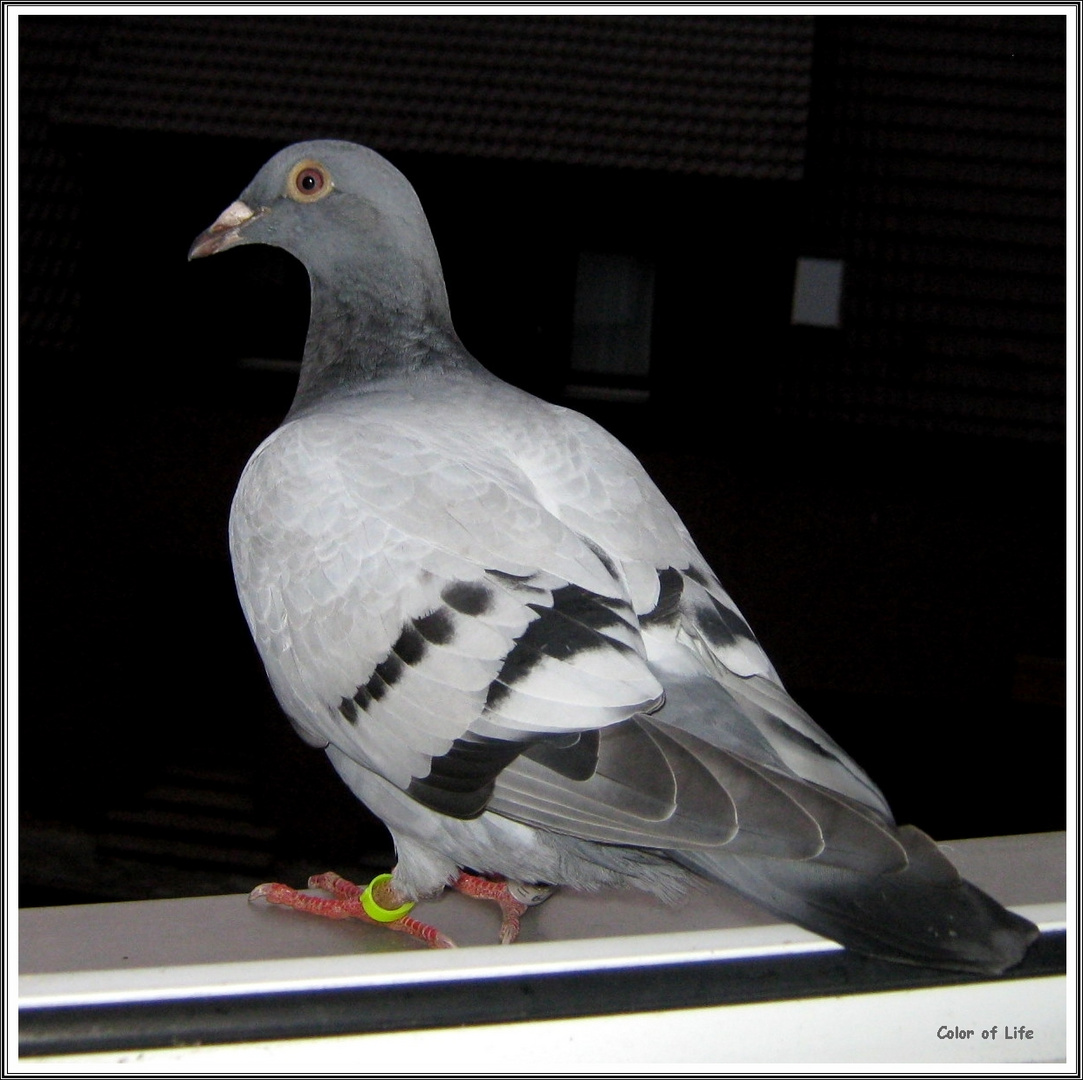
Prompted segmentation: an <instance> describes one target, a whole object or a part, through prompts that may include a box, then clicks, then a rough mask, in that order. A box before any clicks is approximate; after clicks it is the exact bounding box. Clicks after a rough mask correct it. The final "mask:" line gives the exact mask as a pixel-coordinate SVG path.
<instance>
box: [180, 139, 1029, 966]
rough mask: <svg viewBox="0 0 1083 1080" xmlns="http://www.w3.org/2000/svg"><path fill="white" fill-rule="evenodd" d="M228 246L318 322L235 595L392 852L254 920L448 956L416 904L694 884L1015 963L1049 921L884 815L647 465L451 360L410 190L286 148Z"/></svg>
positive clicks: (815, 918) (937, 958)
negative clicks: (285, 275) (284, 277)
mask: <svg viewBox="0 0 1083 1080" xmlns="http://www.w3.org/2000/svg"><path fill="white" fill-rule="evenodd" d="M244 244H269V245H273V246H276V247H279V248H282V249H284V250H285V251H287V252H289V253H290V254H292V255H293V256H294V257H296V258H297V259H298V260H299V261H300V262H301V263H302V264H303V265H304V266H305V268H306V269H307V271H308V274H309V278H310V283H311V314H310V324H309V329H308V336H307V339H306V342H305V348H304V357H303V362H302V365H301V369H300V375H299V379H298V384H297V389H296V395H295V397H294V399H293V402H292V405H291V407H290V409H289V412H288V414H287V415H286V417H285V419H284V420H283V422H282V424H281V426H280V427H278V428H277V430H275V431H274V432H273V433H272V434H271V435H270V436H269V437H268V438H267V439H266V440H264V442H263V443H262V445H260V446H259V447H258V449H257V450H256V451H255V453H254V454H253V456H252V458H251V460H250V461H249V462H248V464H247V466H246V468H245V469H244V472H243V475H242V477H241V479H240V482H239V485H238V488H237V491H236V495H235V497H234V500H233V505H232V509H231V513H230V522H229V541H230V549H231V555H232V560H233V568H234V575H235V580H236V586H237V592H238V596H239V598H240V603H241V607H242V608H243V611H244V615H245V618H246V619H247V622H248V625H249V628H250V630H251V633H252V636H253V638H254V640H255V643H256V646H257V648H258V650H259V653H260V656H261V658H262V661H263V664H264V667H265V669H266V673H267V676H268V678H269V680H270V683H271V685H272V687H273V689H274V692H275V695H276V696H277V699H278V701H279V703H280V704H281V706H282V709H283V710H284V711H285V713H286V715H287V716H288V717H289V719H290V721H291V722H292V724H293V726H294V727H295V728H296V730H297V732H298V733H299V734H300V735H301V737H302V738H303V739H305V740H306V741H307V742H308V743H310V744H312V745H314V746H318V747H323V748H325V749H326V753H327V755H328V757H329V758H330V760H331V763H332V764H333V766H334V768H335V770H336V771H337V773H338V775H339V776H340V777H341V778H342V780H343V781H345V783H346V784H347V785H348V786H349V788H350V789H351V790H352V792H353V793H354V794H355V795H356V796H357V798H358V799H360V800H361V801H362V802H363V803H364V804H365V805H366V806H367V807H368V808H369V809H370V810H371V811H372V812H373V813H374V814H375V815H376V816H377V817H379V818H380V819H381V820H382V821H383V822H384V823H385V824H386V826H387V828H388V829H389V831H390V833H391V836H392V839H393V841H394V844H395V852H396V864H395V866H394V869H393V871H392V872H391V873H390V874H384V875H380V878H379V879H377V881H375V882H373V883H370V885H369V886H368V887H367V888H365V889H363V890H362V888H361V887H360V886H356V885H354V884H353V883H351V882H347V881H345V879H342V878H339V877H338V876H337V875H334V874H326V875H320V876H319V877H317V878H313V879H312V881H311V882H310V885H311V886H315V887H318V888H323V889H325V890H326V891H328V892H331V893H332V894H334V895H333V896H332V897H330V898H325V897H319V896H312V895H310V894H309V893H306V892H301V891H295V890H293V889H290V888H289V887H288V886H285V885H282V884H280V883H269V884H267V885H264V886H260V888H259V889H257V890H255V891H254V893H253V896H254V897H259V896H262V897H263V898H264V899H266V900H270V901H271V902H273V903H282V904H287V905H288V906H291V907H295V908H298V909H300V910H307V911H315V912H317V913H319V914H326V915H330V916H332V917H336V918H342V917H348V916H351V915H356V916H357V917H359V918H366V919H368V920H369V921H376V922H381V923H384V924H385V925H387V926H389V927H390V928H392V929H399V930H405V931H406V932H407V933H410V934H412V935H413V936H415V937H418V938H420V939H422V940H425V941H427V942H429V944H434V945H447V944H450V942H449V940H448V939H447V938H446V937H445V936H444V935H442V934H441V933H440V932H439V931H438V930H436V929H435V928H432V927H428V926H427V925H426V924H423V923H418V922H417V921H416V920H414V919H413V918H412V917H411V916H410V915H409V914H408V912H409V910H410V908H411V906H412V904H413V903H414V902H415V901H417V900H418V899H420V898H425V897H432V896H435V895H438V894H439V893H441V892H442V891H443V890H444V889H445V888H446V887H449V886H451V887H454V888H458V889H460V890H461V891H464V892H467V893H468V894H470V895H475V896H483V897H488V898H490V899H493V900H495V901H496V902H497V903H499V904H500V905H501V909H502V912H503V922H502V930H501V938H502V940H505V941H510V940H512V939H513V938H514V936H515V934H516V933H517V931H518V926H519V923H518V919H519V916H520V915H522V914H523V913H524V912H525V911H526V909H527V908H528V907H530V906H532V905H533V904H534V903H537V902H540V901H541V900H542V899H544V898H545V897H546V896H548V895H549V893H550V892H551V891H552V890H553V889H554V888H558V887H568V888H571V889H574V890H581V891H588V892H589V891H596V890H599V889H602V888H603V887H613V886H616V887H621V888H635V889H639V890H643V891H645V892H647V893H650V894H653V895H654V896H656V897H659V898H660V899H661V900H663V901H668V902H672V901H676V900H678V899H679V898H680V897H681V896H682V895H684V894H685V893H686V892H687V891H688V890H689V889H690V888H691V887H693V886H694V885H695V884H696V883H697V882H701V881H702V880H704V879H705V880H707V881H710V882H714V883H721V884H722V885H724V886H728V887H729V888H731V889H733V890H735V891H736V892H737V893H739V894H741V895H743V896H744V897H746V898H748V899H750V900H752V901H753V902H755V903H756V904H759V905H760V906H761V907H762V908H764V909H766V910H768V911H770V912H772V913H774V914H775V915H776V916H778V917H780V918H782V919H783V920H785V921H792V922H794V923H797V924H799V925H801V926H803V927H805V928H807V929H810V930H812V931H814V932H816V933H818V934H820V935H823V936H825V937H829V938H832V939H834V940H835V941H837V942H839V943H841V944H842V945H843V946H845V947H847V948H849V949H852V950H854V951H856V952H858V953H862V954H865V955H868V956H873V957H878V958H883V959H888V960H894V961H900V962H904V963H910V964H917V965H925V966H930V967H937V968H945V969H952V970H958V971H966V972H971V973H983V974H996V973H999V972H1002V971H1004V970H1005V969H1007V968H1009V967H1012V966H1013V965H1015V964H1017V963H1018V962H1019V961H1020V960H1021V959H1022V957H1023V956H1024V954H1025V953H1026V951H1027V948H1028V946H1029V945H1030V943H1031V942H1032V941H1033V940H1034V938H1035V937H1036V935H1037V933H1038V931H1037V928H1036V927H1035V926H1033V925H1032V924H1031V923H1030V922H1028V921H1027V920H1025V919H1023V918H1021V917H1020V916H1018V915H1016V914H1014V913H1011V912H1009V911H1007V910H1006V909H1004V908H1003V907H1001V906H1000V905H999V904H998V903H997V902H996V901H995V900H993V899H992V898H990V897H989V896H987V895H986V894H985V893H983V892H981V891H980V890H979V889H977V888H976V887H974V886H973V885H971V884H970V883H968V882H966V881H965V880H963V879H962V878H961V877H960V876H959V874H958V872H957V871H956V870H955V868H954V867H953V866H952V864H951V863H950V862H949V861H948V859H947V858H946V857H945V856H944V855H943V854H942V853H941V852H940V850H939V849H938V848H937V846H936V844H935V843H934V842H933V841H932V840H931V839H930V838H929V837H928V836H926V835H925V834H924V833H922V832H921V831H919V830H918V829H916V828H914V827H912V826H909V825H897V824H896V823H895V821H894V819H893V817H892V813H891V810H890V809H889V807H888V805H887V803H886V801H885V799H884V797H883V795H882V794H881V792H880V791H879V790H878V788H877V787H876V785H875V784H874V783H873V782H872V781H871V780H870V779H869V778H868V777H867V776H866V774H865V773H864V772H863V771H862V769H861V768H860V767H859V766H858V765H857V764H856V763H855V762H854V760H853V759H852V758H851V757H850V756H849V755H848V754H847V753H846V752H845V751H844V750H843V749H842V748H841V747H840V746H839V745H838V744H837V743H836V742H835V741H834V740H833V739H831V738H830V736H828V735H827V734H826V733H825V732H824V731H823V730H822V729H821V728H820V727H819V726H818V725H817V724H816V723H815V722H814V721H813V720H812V719H811V718H810V717H809V716H808V715H807V714H806V713H805V712H804V710H802V709H801V708H800V706H798V705H797V703H796V702H795V701H794V700H793V699H792V698H791V697H790V695H789V694H788V693H787V691H786V690H785V689H784V687H783V684H782V681H781V680H780V678H779V676H778V674H777V672H776V671H775V668H774V667H773V666H772V663H771V661H770V660H769V659H768V657H767V656H766V655H765V654H764V651H763V649H762V648H761V647H760V645H759V643H758V642H757V639H756V637H755V635H754V634H753V632H752V630H751V629H750V627H749V625H748V623H747V622H746V620H745V619H744V617H743V616H742V615H741V613H740V611H739V610H738V608H737V606H736V605H735V603H734V602H733V600H732V599H731V598H730V596H729V594H728V593H727V592H726V590H725V589H724V588H723V587H722V585H721V584H720V582H719V578H718V577H717V576H716V575H715V573H714V571H713V570H712V569H711V567H710V566H709V565H708V564H707V562H706V561H705V560H704V558H703V556H702V555H701V554H700V552H699V551H698V550H697V548H696V545H695V544H694V542H693V540H692V538H691V536H690V535H689V532H688V530H687V529H686V528H685V526H684V524H683V523H682V521H681V519H680V518H679V517H678V515H677V513H676V511H675V510H674V509H673V508H672V507H671V506H670V504H669V503H668V502H667V501H666V499H665V498H664V497H663V495H662V494H661V493H660V491H659V490H658V488H657V487H656V486H655V484H654V483H653V482H652V480H651V479H650V478H649V476H648V475H647V473H646V471H645V470H644V468H643V466H642V465H641V464H640V462H639V461H638V460H637V458H636V457H635V456H634V455H633V454H632V453H631V452H630V451H629V450H628V449H627V448H625V447H624V446H623V445H622V444H621V443H620V442H619V441H617V440H616V439H615V438H614V437H613V436H611V435H610V434H609V433H608V432H606V431H605V430H604V429H603V428H602V427H601V426H599V425H598V424H596V423H595V422H593V421H592V420H590V419H588V418H587V417H585V416H583V415H581V414H580V413H577V412H575V411H572V410H569V409H567V408H564V407H561V406H558V405H555V404H552V403H548V402H546V401H543V400H541V399H539V398H537V397H535V396H533V395H531V394H528V393H526V392H524V391H522V390H519V389H517V388H515V387H513V386H512V385H510V384H508V383H506V382H504V381H503V380H501V379H498V378H497V377H496V376H494V375H493V374H491V373H490V372H489V371H488V370H487V369H486V368H485V367H483V366H482V365H481V363H479V362H478V361H477V360H476V359H474V357H473V356H471V355H470V354H469V353H468V352H467V351H466V349H465V348H464V346H463V345H462V344H461V343H460V341H459V339H458V337H457V336H456V333H455V330H454V329H453V326H452V320H451V315H450V312H449V306H448V300H447V295H446V291H445V287H444V279H443V272H442V269H441V265H440V260H439V257H438V254H437V250H436V246H435V243H434V241H433V237H432V234H431V232H430V229H429V225H428V222H427V220H426V217H425V214H424V211H423V210H422V207H421V204H420V202H419V200H418V198H417V195H416V194H415V192H414V190H413V188H412V187H411V185H410V183H409V182H408V181H407V179H406V178H405V177H404V176H403V175H402V173H400V172H399V171H398V170H397V169H396V168H395V167H394V166H393V165H391V164H390V163H389V162H388V161H387V160H385V159H384V158H383V157H381V156H380V155H379V154H377V153H376V152H374V151H372V150H370V149H368V148H366V147H363V146H359V145H356V144H353V143H349V142H343V141H335V140H318V141H311V142H302V143H298V144H296V145H293V146H289V147H287V148H286V149H284V150H281V151H280V152H279V153H277V154H275V155H274V156H273V157H272V158H271V159H270V160H269V161H268V162H267V163H266V164H265V165H264V166H263V167H262V168H261V169H260V170H259V172H258V173H257V174H256V176H255V178H254V179H253V180H252V182H251V183H250V184H249V185H248V187H247V188H246V189H245V190H244V191H243V192H242V193H241V195H240V197H239V198H238V200H237V201H235V202H233V203H232V204H231V205H230V206H229V207H227V209H226V210H225V211H223V213H222V214H221V215H220V216H219V217H218V219H217V220H216V221H215V222H214V223H213V224H212V225H211V226H210V227H209V228H208V229H207V230H206V231H204V232H203V233H202V234H201V235H200V236H199V237H197V239H196V240H195V242H194V244H193V245H192V248H191V251H190V253H189V258H199V257H203V256H208V255H212V254H215V253H218V252H222V251H226V250H228V249H230V248H233V247H238V246H240V245H244Z"/></svg>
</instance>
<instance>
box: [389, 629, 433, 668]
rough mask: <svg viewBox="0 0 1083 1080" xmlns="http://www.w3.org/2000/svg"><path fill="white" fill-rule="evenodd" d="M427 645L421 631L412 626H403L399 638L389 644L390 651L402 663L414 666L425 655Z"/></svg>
mask: <svg viewBox="0 0 1083 1080" xmlns="http://www.w3.org/2000/svg"><path fill="white" fill-rule="evenodd" d="M427 649H428V646H427V645H426V644H425V639H424V638H423V637H422V636H421V633H420V632H419V631H418V630H417V629H416V628H415V627H413V626H405V627H403V630H402V633H401V634H399V640H398V641H396V642H395V644H394V645H392V646H391V651H392V652H393V653H394V654H395V655H396V656H397V657H398V658H399V659H400V660H401V661H402V662H403V663H404V664H409V665H410V666H411V667H414V666H415V665H416V664H417V663H418V662H419V661H420V660H421V658H422V657H423V656H424V655H425V652H426V651H427Z"/></svg>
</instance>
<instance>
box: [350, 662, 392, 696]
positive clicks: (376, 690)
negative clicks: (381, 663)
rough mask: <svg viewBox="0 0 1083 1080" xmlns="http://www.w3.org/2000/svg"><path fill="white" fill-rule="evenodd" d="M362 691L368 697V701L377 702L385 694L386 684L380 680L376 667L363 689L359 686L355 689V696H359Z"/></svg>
mask: <svg viewBox="0 0 1083 1080" xmlns="http://www.w3.org/2000/svg"><path fill="white" fill-rule="evenodd" d="M362 690H364V692H365V693H366V694H367V695H368V697H369V700H370V701H379V700H380V699H381V698H382V697H383V696H384V694H386V693H387V683H386V682H384V680H383V679H381V678H380V671H379V668H378V667H377V669H376V671H374V672H373V673H372V676H371V677H370V678H369V681H368V682H367V683H365V685H364V686H363V687H361V686H359V687H358V688H357V694H360V693H361V691H362ZM357 694H354V701H357ZM358 704H360V702H358Z"/></svg>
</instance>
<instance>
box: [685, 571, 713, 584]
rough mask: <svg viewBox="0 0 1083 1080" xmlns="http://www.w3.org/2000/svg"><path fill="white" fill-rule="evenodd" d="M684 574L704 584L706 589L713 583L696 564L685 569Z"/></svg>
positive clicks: (697, 582)
mask: <svg viewBox="0 0 1083 1080" xmlns="http://www.w3.org/2000/svg"><path fill="white" fill-rule="evenodd" d="M684 576H685V577H687V578H691V579H692V581H694V582H695V583H696V584H697V585H702V586H703V587H704V588H705V589H706V588H708V587H709V586H710V584H711V582H710V580H709V579H708V578H707V576H706V574H703V573H702V572H701V571H699V570H697V569H696V568H695V567H694V566H689V567H686V568H685V571H684Z"/></svg>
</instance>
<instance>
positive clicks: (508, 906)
mask: <svg viewBox="0 0 1083 1080" xmlns="http://www.w3.org/2000/svg"><path fill="white" fill-rule="evenodd" d="M451 887H452V888H453V889H454V890H455V891H456V892H461V893H462V894H463V895H464V896H473V897H475V898H476V899H478V900H492V901H493V903H495V904H498V905H499V906H500V915H501V918H500V944H501V945H510V944H511V943H512V942H513V941H514V940H515V939H516V938H517V937H518V936H519V919H520V918H521V917H522V915H523V913H524V912H526V911H528V910H529V909H530V908H532V907H535V906H536V905H538V904H540V903H541V902H542V901H543V900H548V899H549V897H550V896H552V894H553V891H554V890H553V886H552V885H527V884H526V883H525V882H521V881H502V880H494V879H492V878H485V877H478V876H477V875H475V874H468V873H466V872H465V871H463V872H462V873H460V874H459V876H458V877H457V878H456V879H455V880H454V881H453V882H452V883H451Z"/></svg>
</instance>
